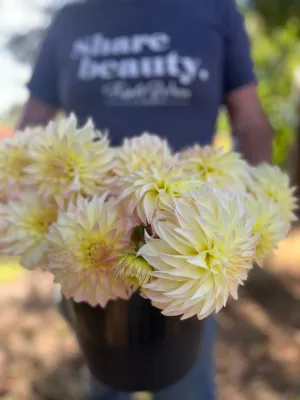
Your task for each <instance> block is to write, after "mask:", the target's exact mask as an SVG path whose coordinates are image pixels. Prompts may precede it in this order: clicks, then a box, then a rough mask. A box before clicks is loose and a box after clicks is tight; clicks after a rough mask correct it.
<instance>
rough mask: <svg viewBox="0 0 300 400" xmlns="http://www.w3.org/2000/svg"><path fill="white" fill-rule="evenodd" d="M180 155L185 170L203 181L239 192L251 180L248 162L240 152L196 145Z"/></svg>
mask: <svg viewBox="0 0 300 400" xmlns="http://www.w3.org/2000/svg"><path fill="white" fill-rule="evenodd" d="M179 156H180V160H181V163H182V166H183V168H184V170H185V171H186V172H188V173H191V174H193V175H194V176H195V177H196V178H197V179H199V180H201V181H202V182H206V183H214V184H215V185H217V186H218V187H219V188H224V189H226V190H228V189H229V188H230V189H231V190H233V191H239V192H241V191H245V184H246V183H249V182H250V174H249V170H248V168H247V163H246V161H244V160H243V159H241V156H240V154H239V153H236V152H233V151H228V152H225V151H223V150H222V149H216V148H214V147H212V146H204V147H201V146H199V145H195V146H194V147H191V148H188V149H186V150H185V151H183V152H181V153H180V154H179Z"/></svg>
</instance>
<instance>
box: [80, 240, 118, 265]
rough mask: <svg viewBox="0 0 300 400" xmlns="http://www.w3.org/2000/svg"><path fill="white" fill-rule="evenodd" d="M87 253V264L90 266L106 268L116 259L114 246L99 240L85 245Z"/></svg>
mask: <svg viewBox="0 0 300 400" xmlns="http://www.w3.org/2000/svg"><path fill="white" fill-rule="evenodd" d="M83 247H84V249H83V253H84V254H85V265H86V266H87V267H88V268H99V267H100V268H103V269H106V268H107V267H108V266H109V265H110V264H111V263H112V260H113V259H114V248H113V245H112V244H109V243H106V242H105V241H104V240H99V241H96V242H93V243H89V244H87V245H86V246H83Z"/></svg>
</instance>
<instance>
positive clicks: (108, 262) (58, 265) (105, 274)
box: [47, 196, 134, 307]
mask: <svg viewBox="0 0 300 400" xmlns="http://www.w3.org/2000/svg"><path fill="white" fill-rule="evenodd" d="M130 238H131V232H128V231H127V230H126V229H125V228H124V225H123V221H122V220H121V218H120V217H119V215H118V211H117V206H116V203H115V202H114V201H113V200H108V201H107V200H106V197H105V196H101V197H93V198H92V199H91V200H90V201H89V200H87V199H85V200H83V199H81V204H80V205H79V207H78V209H77V210H75V211H69V212H65V213H61V214H60V215H59V218H58V221H57V223H56V224H54V225H53V226H52V227H51V230H50V232H49V234H48V235H47V239H48V242H49V248H48V260H49V269H50V271H51V272H52V273H53V274H54V277H55V281H56V282H57V283H59V284H60V285H61V290H62V293H63V294H64V295H65V296H66V297H67V298H70V297H73V298H74V300H75V301H77V302H81V301H85V302H87V303H89V304H90V305H92V306H96V305H98V304H99V305H101V306H102V307H105V305H106V304H107V302H108V301H109V300H112V299H117V298H122V299H128V297H129V296H130V294H131V290H130V289H129V288H128V287H127V286H126V285H125V284H124V283H123V282H122V281H120V280H119V279H117V278H116V277H115V276H114V274H113V269H114V266H115V265H116V263H117V262H118V260H119V258H120V257H121V256H122V255H123V254H124V253H127V252H132V251H134V249H132V246H131V243H130Z"/></svg>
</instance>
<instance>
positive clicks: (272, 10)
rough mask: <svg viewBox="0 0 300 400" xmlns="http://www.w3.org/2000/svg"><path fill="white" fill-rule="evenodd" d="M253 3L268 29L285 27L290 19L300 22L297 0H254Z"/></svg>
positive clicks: (299, 6)
mask: <svg viewBox="0 0 300 400" xmlns="http://www.w3.org/2000/svg"><path fill="white" fill-rule="evenodd" d="M254 5H255V8H256V10H257V12H258V13H259V14H260V15H261V16H262V17H263V18H264V21H265V24H266V27H267V29H269V30H270V31H273V30H274V29H277V28H278V27H285V26H286V24H287V23H288V22H289V21H290V20H294V21H295V23H298V24H299V22H300V21H299V20H300V2H299V0H254Z"/></svg>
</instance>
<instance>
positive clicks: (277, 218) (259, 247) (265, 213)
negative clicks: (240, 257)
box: [247, 193, 289, 266]
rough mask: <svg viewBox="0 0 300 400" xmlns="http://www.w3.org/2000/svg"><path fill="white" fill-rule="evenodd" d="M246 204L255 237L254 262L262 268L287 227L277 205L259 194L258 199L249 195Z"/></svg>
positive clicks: (285, 232)
mask: <svg viewBox="0 0 300 400" xmlns="http://www.w3.org/2000/svg"><path fill="white" fill-rule="evenodd" d="M247 204H248V207H249V212H250V215H251V216H252V218H253V221H254V223H253V235H255V236H257V237H258V239H257V243H256V249H255V257H254V261H255V262H256V263H257V264H258V265H260V266H263V264H264V262H265V261H266V259H267V258H268V257H270V256H271V255H272V254H273V251H274V250H275V249H276V248H277V245H278V242H279V241H280V240H282V239H284V238H285V236H286V235H287V233H288V230H289V226H288V225H287V224H286V222H285V220H284V218H282V213H281V210H280V207H279V205H278V204H276V203H275V202H274V201H272V200H270V198H269V197H267V196H266V195H264V194H263V193H261V194H260V196H259V197H258V198H256V197H254V196H253V195H251V194H249V195H248V196H247Z"/></svg>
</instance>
